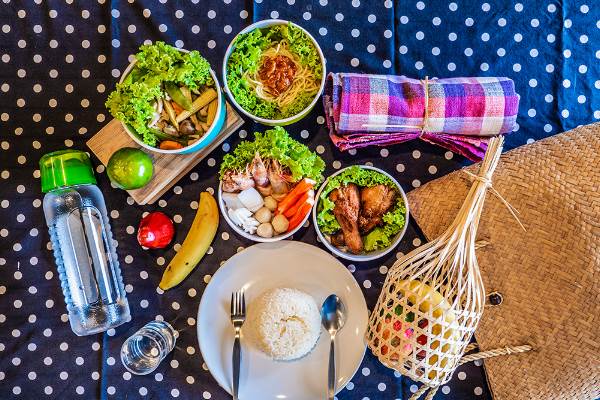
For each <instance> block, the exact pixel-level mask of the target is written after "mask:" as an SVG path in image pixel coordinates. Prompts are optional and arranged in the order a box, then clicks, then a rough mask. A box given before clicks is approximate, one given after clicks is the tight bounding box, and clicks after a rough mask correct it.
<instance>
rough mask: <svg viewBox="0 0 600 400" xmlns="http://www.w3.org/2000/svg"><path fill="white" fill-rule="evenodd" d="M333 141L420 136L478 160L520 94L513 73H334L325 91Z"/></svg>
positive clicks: (367, 142) (362, 142) (366, 142)
mask: <svg viewBox="0 0 600 400" xmlns="http://www.w3.org/2000/svg"><path fill="white" fill-rule="evenodd" d="M323 102H324V106H325V117H326V120H327V126H328V127H329V134H330V137H331V140H332V141H333V143H334V144H335V145H336V146H337V147H338V148H339V149H340V150H342V151H344V150H349V149H353V148H358V147H366V146H371V145H378V146H386V145H391V144H396V143H402V142H406V141H409V140H413V139H417V138H421V139H423V140H425V141H427V142H430V143H433V144H437V145H439V146H442V147H445V148H447V149H449V150H452V151H453V152H455V153H458V154H462V155H463V156H465V157H467V158H469V159H471V160H473V161H480V160H481V159H482V158H483V155H484V154H485V150H486V149H487V141H488V139H489V137H491V136H495V135H502V134H506V133H510V132H512V131H513V128H514V126H515V124H516V119H517V112H518V109H519V95H518V94H517V93H516V92H515V85H514V82H513V81H512V80H511V79H508V78H495V77H481V78H447V79H424V80H419V79H411V78H407V77H405V76H393V75H364V74H350V73H339V74H334V73H330V74H329V76H328V77H327V82H326V83H325V93H324V96H323Z"/></svg>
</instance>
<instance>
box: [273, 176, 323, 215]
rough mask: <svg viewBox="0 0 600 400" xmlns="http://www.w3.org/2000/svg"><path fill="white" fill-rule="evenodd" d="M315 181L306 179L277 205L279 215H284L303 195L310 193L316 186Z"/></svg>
mask: <svg viewBox="0 0 600 400" xmlns="http://www.w3.org/2000/svg"><path fill="white" fill-rule="evenodd" d="M315 183H316V182H315V181H313V180H312V179H310V178H304V179H302V180H300V182H298V183H297V184H296V186H294V188H293V189H292V190H291V191H290V192H289V193H288V194H287V196H285V197H284V198H283V200H281V201H280V202H279V204H278V205H277V214H283V213H285V211H286V210H287V209H288V208H290V207H291V206H293V205H294V203H296V202H297V201H298V199H299V198H300V196H302V194H303V193H305V192H308V191H309V190H310V189H312V187H313V186H314V185H315Z"/></svg>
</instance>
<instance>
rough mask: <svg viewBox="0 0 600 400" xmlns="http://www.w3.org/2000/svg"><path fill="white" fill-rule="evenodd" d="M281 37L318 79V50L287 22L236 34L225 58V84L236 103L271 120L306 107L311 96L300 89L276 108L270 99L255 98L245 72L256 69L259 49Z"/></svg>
mask: <svg viewBox="0 0 600 400" xmlns="http://www.w3.org/2000/svg"><path fill="white" fill-rule="evenodd" d="M282 40H284V41H287V43H288V45H289V49H290V51H291V52H292V53H294V54H296V55H297V56H298V59H299V62H300V64H302V65H303V66H306V67H307V68H309V69H310V70H311V71H313V73H314V76H315V80H317V81H320V80H321V79H322V77H323V67H322V64H321V57H320V55H319V52H318V51H317V48H316V47H315V45H314V44H313V42H312V40H311V39H310V37H308V35H307V34H306V33H305V32H304V31H303V30H302V29H300V28H298V27H296V26H293V25H291V24H287V25H275V26H271V27H268V28H257V29H254V30H252V31H250V32H248V33H243V34H240V35H239V36H238V37H237V38H236V40H235V43H234V46H235V48H234V50H233V51H232V52H231V54H230V56H229V59H228V60H227V76H226V79H227V86H228V87H229V91H230V92H231V94H232V95H233V97H234V98H235V101H236V102H237V103H238V104H239V105H240V107H242V108H243V109H244V110H246V111H248V112H249V113H251V114H252V115H255V116H257V117H261V118H266V119H271V120H274V119H284V118H288V117H291V116H294V115H296V114H298V113H300V112H301V111H302V110H304V109H305V108H306V107H308V106H309V105H310V103H311V102H312V101H313V99H314V97H315V95H309V94H306V93H304V94H301V95H299V96H298V98H297V99H296V100H295V101H294V102H293V103H292V104H290V105H289V106H286V107H285V108H284V109H279V108H278V107H277V105H276V104H275V103H274V102H270V101H266V100H263V99H261V98H259V97H258V96H257V95H256V93H255V91H254V90H253V89H252V87H251V86H250V84H249V82H248V78H247V75H248V74H250V75H252V74H254V73H256V72H257V71H258V69H259V67H260V65H261V64H260V62H261V58H262V53H263V51H265V50H266V49H268V48H270V47H272V46H274V44H275V43H277V42H280V41H282Z"/></svg>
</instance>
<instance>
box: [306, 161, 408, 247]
mask: <svg viewBox="0 0 600 400" xmlns="http://www.w3.org/2000/svg"><path fill="white" fill-rule="evenodd" d="M349 183H354V184H356V185H358V186H360V187H371V186H375V185H380V184H381V185H386V186H389V187H392V188H396V184H395V183H394V181H392V180H391V179H390V178H389V177H387V176H386V175H384V174H381V173H379V172H377V171H373V170H370V169H364V168H361V167H359V166H357V165H353V166H351V167H350V168H348V169H346V170H344V171H343V172H342V173H340V174H338V175H336V176H334V177H333V178H330V179H329V181H328V182H327V185H326V186H325V188H324V189H323V191H322V192H321V195H320V197H319V208H318V210H317V225H318V226H319V229H320V230H321V232H323V233H324V234H327V235H331V234H333V233H335V232H337V231H339V230H340V229H341V227H340V224H339V223H338V222H337V220H336V218H335V215H334V214H333V207H334V203H333V201H331V200H330V199H329V193H331V192H332V191H333V190H335V189H337V188H339V187H342V186H346V185H348V184H349ZM382 219H383V223H384V225H383V226H379V227H376V228H375V229H373V230H372V231H371V232H369V233H368V234H367V235H366V236H365V237H364V248H365V251H374V250H379V249H384V248H386V247H388V246H390V244H391V243H392V239H393V238H394V237H395V236H396V235H397V234H398V233H399V232H400V231H401V230H402V228H404V225H405V224H406V206H405V205H404V200H403V199H402V196H400V195H399V194H398V196H397V198H396V204H395V205H394V206H393V207H392V209H391V210H389V211H388V212H386V213H385V214H384V215H383V218H382Z"/></svg>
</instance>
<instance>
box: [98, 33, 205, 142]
mask: <svg viewBox="0 0 600 400" xmlns="http://www.w3.org/2000/svg"><path fill="white" fill-rule="evenodd" d="M135 58H136V60H137V63H136V65H135V67H134V68H133V69H132V70H131V72H130V73H129V75H128V76H127V77H126V78H125V79H124V80H123V82H122V83H118V84H117V86H116V88H115V90H114V91H113V92H112V93H111V94H110V95H109V96H108V99H107V100H106V104H105V105H106V108H108V110H109V112H110V113H111V115H112V116H113V117H115V118H116V119H118V120H120V121H123V122H124V123H125V124H127V125H128V126H130V127H131V128H132V129H133V130H134V132H136V133H137V134H138V135H140V136H141V138H142V140H143V141H144V143H146V144H148V145H150V146H155V145H156V142H157V138H156V137H155V136H154V134H153V133H152V132H151V130H150V129H148V126H147V125H148V122H149V121H150V120H151V119H152V116H153V114H154V109H153V104H154V102H155V101H156V99H157V98H159V97H160V96H162V84H163V82H174V83H176V84H179V85H185V86H187V87H188V88H190V89H192V90H194V89H198V88H199V87H201V86H204V85H208V86H211V85H214V81H213V79H212V76H211V74H210V65H209V63H208V61H206V59H205V58H204V57H202V56H201V55H200V53H199V52H198V51H196V50H194V51H190V52H189V53H184V52H181V51H179V50H177V49H176V48H175V47H173V46H170V45H168V44H166V43H164V42H155V43H152V44H146V45H142V46H141V47H140V50H139V52H138V53H137V54H136V55H135Z"/></svg>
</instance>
